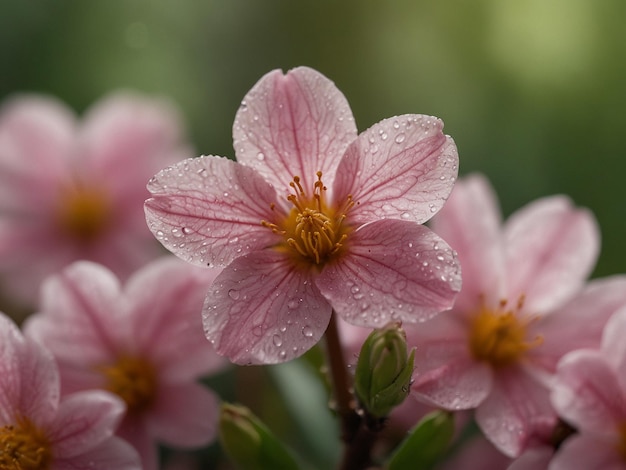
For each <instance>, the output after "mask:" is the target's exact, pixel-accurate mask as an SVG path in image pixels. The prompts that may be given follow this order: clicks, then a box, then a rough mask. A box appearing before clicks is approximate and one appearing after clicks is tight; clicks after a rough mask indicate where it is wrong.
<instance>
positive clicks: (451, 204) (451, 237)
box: [431, 174, 505, 312]
mask: <svg viewBox="0 0 626 470" xmlns="http://www.w3.org/2000/svg"><path fill="white" fill-rule="evenodd" d="M431 227H432V229H433V231H435V233H437V234H438V235H440V236H441V237H442V238H443V239H444V240H445V241H446V242H448V243H449V244H450V246H451V247H452V249H454V250H456V252H457V254H458V257H459V262H460V263H461V268H462V270H463V289H461V292H460V293H459V296H458V297H457V299H456V303H455V308H456V309H458V310H461V311H467V312H469V311H476V310H477V308H478V307H479V306H480V303H481V302H484V303H485V304H486V305H497V304H498V302H499V301H500V300H501V299H502V298H505V291H504V285H503V279H504V252H503V247H502V239H501V236H500V227H501V218H500V210H499V207H498V201H497V198H496V195H495V194H494V192H493V188H492V187H491V186H490V185H489V182H488V181H487V179H486V178H485V177H484V176H482V175H480V174H474V175H469V176H466V177H464V178H462V179H460V180H459V181H458V182H457V183H456V185H455V186H454V189H453V190H452V194H451V195H450V198H449V199H448V201H447V202H446V204H445V205H444V206H443V208H442V209H441V211H439V213H438V214H437V215H436V216H435V217H434V218H433V219H432V221H431Z"/></svg>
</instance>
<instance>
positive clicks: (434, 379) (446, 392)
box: [411, 343, 492, 410]
mask: <svg viewBox="0 0 626 470" xmlns="http://www.w3.org/2000/svg"><path fill="white" fill-rule="evenodd" d="M424 350H427V351H428V353H429V354H431V353H432V354H433V355H434V356H436V359H437V361H435V358H434V357H432V358H429V360H428V361H427V363H424V364H422V363H421V362H420V363H419V364H418V365H417V366H416V372H415V375H414V377H415V380H414V382H413V385H412V386H411V390H412V392H413V393H414V394H415V396H416V398H417V399H419V400H420V401H423V402H425V403H428V404H431V405H433V406H436V407H438V408H444V409H447V410H469V409H473V408H476V407H477V406H478V405H480V404H481V403H482V402H483V401H484V400H485V398H486V397H487V395H489V392H490V391H491V384H492V373H491V369H490V368H489V367H488V366H486V365H485V364H482V363H478V362H476V361H474V360H473V359H472V358H471V357H470V356H469V355H468V354H467V346H466V345H465V344H458V343H456V344H450V343H439V344H429V345H428V346H425V348H424ZM444 350H445V352H444ZM417 351H419V348H418V349H417ZM436 362H437V363H439V365H438V366H437V365H436ZM424 366H428V367H432V368H430V369H428V370H422V367H424Z"/></svg>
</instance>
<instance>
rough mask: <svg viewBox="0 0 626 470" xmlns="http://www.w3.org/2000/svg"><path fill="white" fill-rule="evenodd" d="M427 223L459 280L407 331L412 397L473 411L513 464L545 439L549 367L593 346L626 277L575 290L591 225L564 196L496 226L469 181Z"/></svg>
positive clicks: (620, 300)
mask: <svg viewBox="0 0 626 470" xmlns="http://www.w3.org/2000/svg"><path fill="white" fill-rule="evenodd" d="M433 224H434V225H433V228H434V230H435V231H436V232H437V233H439V234H440V235H441V236H442V237H444V238H445V239H446V240H448V241H449V243H450V245H451V246H452V247H454V248H455V249H456V250H457V251H458V255H459V260H460V262H461V266H462V269H463V279H464V283H463V289H462V291H461V292H460V294H459V296H458V298H457V302H456V304H455V307H454V308H453V310H452V311H451V312H449V313H447V314H446V315H440V316H439V317H437V318H435V319H433V320H432V321H429V322H427V323H425V324H424V325H423V326H422V328H420V329H411V330H409V329H407V334H408V335H409V344H415V345H417V354H416V358H415V366H416V373H415V374H414V377H415V382H414V384H413V387H412V390H413V391H414V392H415V393H416V395H417V396H418V397H419V398H420V399H421V400H424V401H426V402H428V403H431V404H433V405H436V406H441V407H444V408H448V409H472V408H476V421H477V423H478V425H479V426H480V428H481V429H482V431H483V432H484V434H485V435H486V436H487V438H489V439H490V440H491V441H492V442H493V443H494V444H495V445H496V447H498V448H499V449H500V450H501V451H502V452H504V453H505V454H507V455H509V456H511V457H517V456H519V455H520V453H521V452H522V451H523V450H524V449H525V448H526V447H527V446H528V445H530V444H531V443H533V442H545V441H546V440H547V439H548V438H549V436H550V434H551V432H552V429H553V427H554V425H555V423H556V414H555V412H554V410H553V408H552V405H551V403H550V399H549V391H548V385H549V380H550V378H551V377H552V375H553V373H554V371H555V368H556V364H557V362H558V360H559V359H560V358H561V357H562V356H563V355H564V354H565V353H567V352H569V351H571V350H572V349H575V348H579V347H585V346H588V347H593V346H597V345H598V344H599V341H600V336H601V332H602V328H603V327H604V324H605V323H606V320H607V319H608V318H609V316H610V315H611V314H612V313H613V312H615V311H616V310H617V309H618V308H619V307H620V306H622V305H624V304H626V279H624V278H619V277H615V278H607V279H602V280H595V281H591V282H589V283H588V284H587V285H585V279H586V277H587V276H588V274H589V272H590V271H591V269H592V267H593V264H594V262H595V260H596V257H597V254H598V249H599V234H598V229H597V227H596V223H595V220H594V218H593V216H592V215H591V213H590V212H589V211H587V210H585V209H579V208H575V207H573V206H572V203H571V201H570V200H569V199H567V198H565V197H563V196H554V197H547V198H543V199H540V200H538V201H536V202H534V203H532V204H529V205H528V206H526V207H525V208H523V209H521V210H519V211H517V212H516V213H515V214H513V215H512V216H511V217H510V218H509V219H508V221H507V222H506V223H505V224H504V225H502V224H501V221H500V217H499V212H498V209H497V202H496V198H495V196H494V195H493V192H492V190H491V188H490V187H489V185H488V183H487V182H486V180H485V179H484V178H483V177H481V176H478V175H475V176H470V177H468V178H466V179H465V180H463V181H460V182H459V183H458V184H457V186H456V187H455V189H454V191H453V192H452V195H451V197H450V199H449V201H448V203H447V204H446V206H445V207H444V208H443V210H442V211H441V212H440V213H439V214H438V215H437V217H436V218H435V219H434V220H433Z"/></svg>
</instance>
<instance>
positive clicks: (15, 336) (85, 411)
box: [0, 313, 141, 470]
mask: <svg viewBox="0 0 626 470" xmlns="http://www.w3.org/2000/svg"><path fill="white" fill-rule="evenodd" d="M0 371H1V373H0V468H2V469H35V468H36V469H38V470H67V469H70V468H72V469H74V468H75V469H80V468H90V469H94V470H98V469H100V470H110V469H111V468H115V469H123V470H133V469H135V470H139V469H141V465H140V463H139V458H138V455H137V453H136V452H135V450H134V449H133V448H132V447H130V446H129V445H128V444H126V443H125V442H124V441H122V440H121V439H119V438H116V437H112V436H113V434H114V432H115V428H116V426H117V424H118V422H119V420H120V418H121V417H122V414H123V412H124V405H123V404H122V402H121V401H120V400H119V399H118V398H116V397H115V396H114V395H112V394H110V393H106V392H102V391H89V392H78V393H74V394H71V395H67V396H64V397H63V398H61V399H59V388H60V386H59V371H58V369H57V365H56V363H55V362H54V358H53V357H52V355H51V354H50V353H49V352H48V351H46V350H45V349H44V348H42V347H41V346H40V345H38V344H36V343H34V342H33V341H31V340H29V339H28V338H24V337H23V336H22V334H21V332H20V331H19V329H18V328H17V326H15V324H14V323H13V322H12V321H11V320H10V319H9V318H8V317H6V316H5V315H4V314H2V313H0Z"/></svg>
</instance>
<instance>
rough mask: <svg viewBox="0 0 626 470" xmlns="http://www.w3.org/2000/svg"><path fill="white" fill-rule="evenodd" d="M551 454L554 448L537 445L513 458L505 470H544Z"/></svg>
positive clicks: (552, 454)
mask: <svg viewBox="0 0 626 470" xmlns="http://www.w3.org/2000/svg"><path fill="white" fill-rule="evenodd" d="M553 456H554V448H553V447H552V446H549V445H539V446H537V447H532V448H530V449H528V450H526V451H525V452H524V453H523V454H522V455H520V456H519V457H518V458H517V459H515V460H514V461H513V462H512V463H511V465H510V466H508V467H507V470H545V469H547V468H548V465H549V464H550V462H551V461H552V457H553ZM568 470H569V469H568Z"/></svg>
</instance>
